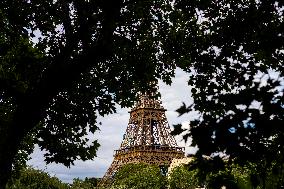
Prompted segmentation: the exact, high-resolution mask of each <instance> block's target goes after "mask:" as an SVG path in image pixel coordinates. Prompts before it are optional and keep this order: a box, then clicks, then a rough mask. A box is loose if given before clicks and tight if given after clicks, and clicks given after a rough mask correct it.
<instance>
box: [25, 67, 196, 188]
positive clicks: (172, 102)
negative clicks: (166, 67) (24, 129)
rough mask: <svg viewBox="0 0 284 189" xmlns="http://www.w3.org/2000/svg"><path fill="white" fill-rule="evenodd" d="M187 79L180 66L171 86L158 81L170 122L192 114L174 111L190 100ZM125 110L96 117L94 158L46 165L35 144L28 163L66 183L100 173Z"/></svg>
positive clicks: (120, 129) (125, 117)
mask: <svg viewBox="0 0 284 189" xmlns="http://www.w3.org/2000/svg"><path fill="white" fill-rule="evenodd" d="M187 81H188V76H187V74H186V73H185V72H183V71H181V70H177V71H176V77H175V78H174V79H173V83H172V85H171V86H168V85H165V84H164V83H162V82H159V90H160V92H161V100H162V103H163V106H164V107H165V108H166V109H167V111H166V116H167V118H168V122H169V124H170V126H171V125H173V124H177V123H184V124H186V121H188V120H192V119H194V118H195V117H196V114H195V113H190V114H186V115H183V116H181V117H178V114H177V113H176V112H175V110H176V109H177V108H179V107H180V106H181V104H182V102H185V103H186V104H190V103H192V98H191V93H190V88H189V87H188V85H187ZM129 110H130V109H125V108H124V109H121V108H118V110H117V113H116V114H112V115H109V116H106V117H101V118H99V120H98V122H102V125H101V126H100V131H98V132H96V133H95V135H94V136H93V137H94V138H95V139H98V141H99V143H100V144H101V147H100V148H99V150H98V153H97V157H96V158H95V159H94V160H92V161H85V162H83V161H76V162H75V165H74V166H71V168H66V167H64V166H63V165H60V164H55V163H52V164H48V165H46V164H45V162H44V161H43V155H42V152H41V151H40V150H39V149H38V148H36V149H35V151H34V153H33V154H32V155H31V157H32V159H31V160H30V161H29V162H28V164H29V165H31V166H33V167H34V168H38V169H42V170H45V171H46V172H49V173H50V174H51V175H55V176H57V177H58V178H59V179H61V180H62V181H63V182H68V183H71V182H72V180H73V178H78V177H79V178H82V179H84V178H85V177H102V176H103V175H104V173H105V172H106V170H107V168H108V167H109V166H110V164H111V162H112V160H113V151H114V150H116V149H118V148H119V146H120V143H121V141H122V136H123V134H124V132H125V130H126V127H127V124H128V120H129V113H128V111H129ZM176 139H177V142H178V144H179V145H180V146H185V144H184V142H183V141H180V138H178V137H176ZM189 142H190V141H189ZM195 151H196V149H195V148H193V147H189V148H186V152H187V153H194V152H195Z"/></svg>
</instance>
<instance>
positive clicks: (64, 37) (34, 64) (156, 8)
mask: <svg viewBox="0 0 284 189" xmlns="http://www.w3.org/2000/svg"><path fill="white" fill-rule="evenodd" d="M171 8H172V6H171V5H170V2H169V1H168V0H153V1H140V0H138V1H135V0H96V1H95V0H92V1H87V0H67V1H66V0H55V1H37V0H31V1H30V0H23V1H18V0H12V1H11V0H3V1H1V2H0V26H1V27H0V114H1V115H0V188H1V185H3V183H4V184H5V182H6V181H7V178H8V177H9V175H10V174H9V173H10V172H11V167H12V166H11V164H12V161H13V159H15V156H16V154H17V152H18V151H19V148H20V144H21V143H23V140H24V138H25V137H26V136H28V135H30V134H31V133H34V134H35V138H36V139H38V140H37V141H36V143H37V144H38V145H39V146H40V148H41V149H45V155H44V156H45V160H46V162H48V163H49V162H56V163H63V164H64V165H66V166H69V165H70V164H72V163H73V162H74V160H76V159H82V160H86V159H91V158H93V157H94V156H95V155H96V150H97V148H98V147H99V144H98V142H97V141H96V140H89V138H88V136H87V134H88V133H89V132H91V133H94V132H95V131H96V130H97V129H98V126H97V123H96V118H97V116H98V115H107V114H109V113H113V112H115V104H116V103H118V104H120V105H121V106H129V105H131V104H132V103H133V101H134V100H135V98H136V94H137V93H138V92H139V91H149V90H150V91H153V90H154V89H153V88H154V85H155V83H156V81H157V79H162V80H163V81H165V82H166V83H170V78H171V76H173V74H174V68H175V65H174V64H173V63H172V62H171V61H170V59H169V58H170V56H169V54H168V53H167V52H166V51H165V50H164V48H167V46H166V44H165V40H166V39H167V36H168V32H169V29H168V28H169V27H168V26H169V25H170V24H171V23H170V22H169V11H171ZM3 154H5V156H4V155H3Z"/></svg>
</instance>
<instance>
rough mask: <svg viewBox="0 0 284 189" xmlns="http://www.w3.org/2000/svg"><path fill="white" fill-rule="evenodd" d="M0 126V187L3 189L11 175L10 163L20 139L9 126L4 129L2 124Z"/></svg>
mask: <svg viewBox="0 0 284 189" xmlns="http://www.w3.org/2000/svg"><path fill="white" fill-rule="evenodd" d="M0 127H1V133H0V189H4V188H5V186H6V184H7V182H8V180H9V179H10V177H11V173H12V164H13V161H14V158H15V156H16V154H17V150H18V146H19V145H20V142H19V141H20V140H19V135H17V132H12V130H11V129H10V128H11V127H10V128H8V129H4V128H3V125H1V126H0ZM4 127H5V126H4ZM6 128H7V127H6Z"/></svg>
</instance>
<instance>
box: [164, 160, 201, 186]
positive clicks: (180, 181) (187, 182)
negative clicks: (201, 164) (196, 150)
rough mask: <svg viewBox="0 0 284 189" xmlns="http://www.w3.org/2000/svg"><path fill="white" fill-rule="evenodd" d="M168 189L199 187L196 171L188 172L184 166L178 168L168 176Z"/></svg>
mask: <svg viewBox="0 0 284 189" xmlns="http://www.w3.org/2000/svg"><path fill="white" fill-rule="evenodd" d="M168 180H169V181H168V182H169V188H170V189H195V188H197V187H198V186H201V185H200V181H199V178H198V177H197V170H191V171H189V170H188V169H187V167H186V166H183V165H182V166H179V167H176V168H174V170H173V171H172V172H171V173H170V174H169V177H168Z"/></svg>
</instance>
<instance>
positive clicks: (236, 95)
mask: <svg viewBox="0 0 284 189" xmlns="http://www.w3.org/2000/svg"><path fill="white" fill-rule="evenodd" d="M174 6H175V11H174V12H173V14H172V19H173V21H172V23H173V30H174V31H173V32H172V35H171V37H169V39H168V41H169V42H168V44H169V46H173V49H175V51H174V52H172V53H173V54H172V57H174V59H175V62H176V63H177V65H178V66H179V67H181V68H183V70H185V71H187V72H188V73H189V82H188V83H189V85H190V86H192V89H191V93H192V96H193V99H194V103H193V104H192V105H189V106H186V105H183V106H182V107H181V108H180V109H179V110H178V111H179V113H180V114H181V115H182V114H184V113H187V112H189V111H192V110H195V111H197V112H199V118H198V119H196V120H194V121H191V122H190V129H189V130H188V132H187V134H185V135H184V138H185V139H187V138H188V137H192V138H193V140H192V145H193V146H197V147H198V148H199V150H198V152H197V156H201V155H209V156H210V155H213V156H214V155H216V154H218V153H223V154H226V155H228V157H230V158H231V159H234V160H235V161H237V159H238V160H239V162H246V161H247V160H248V161H251V162H257V163H259V164H262V163H263V162H265V164H266V165H267V168H268V167H271V164H272V162H273V161H274V160H276V161H277V162H278V163H282V162H283V157H284V156H283V151H284V149H283V146H284V145H283V141H284V140H283V139H284V130H283V129H284V127H283V123H284V121H283V118H284V116H283V115H284V108H283V107H284V106H283V104H284V95H283V92H284V87H283V86H284V71H283V70H284V64H283V55H284V54H283V52H284V51H283V50H284V43H283V41H284V23H283V22H284V21H283V11H284V9H283V8H284V4H283V2H282V1H265V0H258V1H254V0H252V1H229V0H224V1H218V2H216V1H184V0H177V1H175V3H174ZM181 132H183V129H182V128H181V125H177V126H176V130H175V134H178V133H181Z"/></svg>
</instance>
